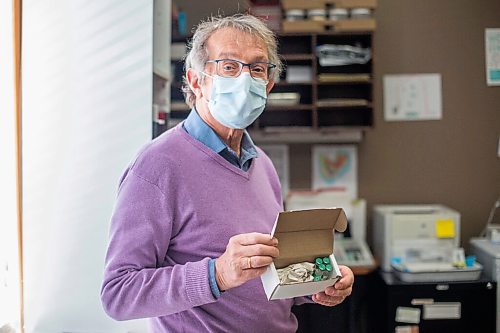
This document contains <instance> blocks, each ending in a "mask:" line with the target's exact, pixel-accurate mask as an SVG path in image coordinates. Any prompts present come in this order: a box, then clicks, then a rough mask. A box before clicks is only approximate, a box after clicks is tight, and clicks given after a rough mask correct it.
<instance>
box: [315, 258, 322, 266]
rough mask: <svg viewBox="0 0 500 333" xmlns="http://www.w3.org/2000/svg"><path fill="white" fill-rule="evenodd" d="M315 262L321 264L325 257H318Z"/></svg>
mask: <svg viewBox="0 0 500 333" xmlns="http://www.w3.org/2000/svg"><path fill="white" fill-rule="evenodd" d="M314 262H315V263H316V265H321V264H322V263H323V259H321V258H316V260H315V261H314Z"/></svg>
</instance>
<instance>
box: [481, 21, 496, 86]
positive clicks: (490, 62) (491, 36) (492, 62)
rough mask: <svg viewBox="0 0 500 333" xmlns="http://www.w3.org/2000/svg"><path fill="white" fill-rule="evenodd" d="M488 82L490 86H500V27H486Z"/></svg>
mask: <svg viewBox="0 0 500 333" xmlns="http://www.w3.org/2000/svg"><path fill="white" fill-rule="evenodd" d="M484 36H485V48H486V52H485V53H486V82H487V83H488V85H489V86H500V29H486V30H485V33H484Z"/></svg>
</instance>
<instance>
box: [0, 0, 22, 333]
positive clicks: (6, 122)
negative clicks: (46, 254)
mask: <svg viewBox="0 0 500 333" xmlns="http://www.w3.org/2000/svg"><path fill="white" fill-rule="evenodd" d="M12 3H13V2H12V1H0V73H2V74H1V75H0V110H1V112H0V161H1V162H0V184H1V185H0V212H1V219H0V327H2V326H3V325H5V324H6V323H11V324H13V326H17V327H18V326H19V323H20V307H19V306H20V302H19V300H20V293H19V253H18V244H17V240H18V236H17V199H16V198H17V185H16V179H17V163H16V131H15V129H16V112H15V111H16V110H15V104H14V101H15V99H14V97H15V95H14V94H15V92H14V45H13V41H14V39H13V16H12V13H13V11H12V9H13V8H12Z"/></svg>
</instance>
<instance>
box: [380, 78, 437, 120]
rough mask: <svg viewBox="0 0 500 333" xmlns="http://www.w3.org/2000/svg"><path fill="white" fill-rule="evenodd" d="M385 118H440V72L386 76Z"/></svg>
mask: <svg viewBox="0 0 500 333" xmlns="http://www.w3.org/2000/svg"><path fill="white" fill-rule="evenodd" d="M384 118H385V120H387V121H404V120H437V119H441V118H442V102H441V75H440V74H407V75H385V76H384Z"/></svg>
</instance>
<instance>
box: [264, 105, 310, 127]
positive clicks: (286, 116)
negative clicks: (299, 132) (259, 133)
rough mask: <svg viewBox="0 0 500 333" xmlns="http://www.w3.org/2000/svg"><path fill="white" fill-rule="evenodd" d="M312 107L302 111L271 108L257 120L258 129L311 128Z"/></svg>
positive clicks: (288, 108)
mask: <svg viewBox="0 0 500 333" xmlns="http://www.w3.org/2000/svg"><path fill="white" fill-rule="evenodd" d="M311 109H312V105H308V106H305V108H303V109H291V108H290V107H285V108H272V109H268V108H266V110H265V111H264V112H263V113H262V115H261V116H260V117H259V119H258V127H259V128H265V127H276V126H277V127H283V126H307V127H311V126H312V112H311Z"/></svg>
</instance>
